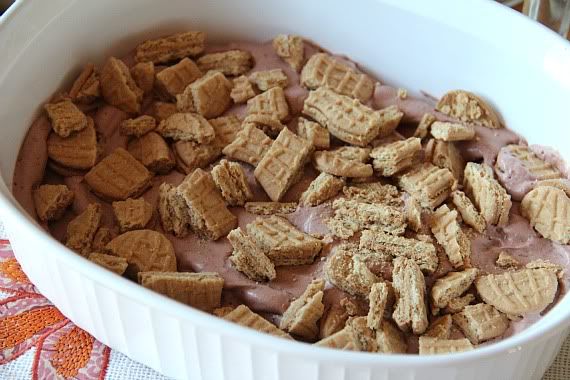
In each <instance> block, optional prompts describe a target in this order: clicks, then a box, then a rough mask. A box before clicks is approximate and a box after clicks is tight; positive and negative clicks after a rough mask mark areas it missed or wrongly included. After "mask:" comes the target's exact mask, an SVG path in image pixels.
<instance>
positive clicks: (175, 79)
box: [155, 58, 203, 99]
mask: <svg viewBox="0 0 570 380" xmlns="http://www.w3.org/2000/svg"><path fill="white" fill-rule="evenodd" d="M202 75H203V73H202V71H201V70H200V69H199V68H198V66H196V64H195V63H194V61H192V60H191V59H190V58H184V59H182V60H181V61H180V62H178V63H177V64H175V65H172V66H169V67H167V68H166V69H164V70H161V71H160V72H159V73H157V74H156V84H155V86H156V89H157V90H158V91H159V92H160V94H162V95H163V96H165V97H166V98H172V99H174V98H175V97H176V95H178V94H180V93H182V92H183V91H184V89H185V88H186V87H187V86H188V85H189V84H190V83H192V82H194V81H195V80H196V79H198V78H200V77H202Z"/></svg>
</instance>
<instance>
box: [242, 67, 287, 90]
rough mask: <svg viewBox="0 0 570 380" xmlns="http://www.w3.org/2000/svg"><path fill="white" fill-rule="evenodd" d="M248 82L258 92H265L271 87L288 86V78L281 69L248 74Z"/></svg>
mask: <svg viewBox="0 0 570 380" xmlns="http://www.w3.org/2000/svg"><path fill="white" fill-rule="evenodd" d="M249 80H250V82H252V83H253V84H255V86H256V87H257V88H258V89H259V90H260V91H267V90H269V89H270V88H272V87H281V88H286V87H287V86H288V85H289V78H287V75H285V73H284V72H283V70H281V69H272V70H265V71H256V72H254V73H251V74H249Z"/></svg>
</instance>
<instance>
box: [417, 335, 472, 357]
mask: <svg viewBox="0 0 570 380" xmlns="http://www.w3.org/2000/svg"><path fill="white" fill-rule="evenodd" d="M419 350H420V351H419V353H420V355H437V354H451V353H456V352H464V351H471V350H473V345H472V344H471V342H470V341H469V339H439V338H430V337H427V336H420V349H419Z"/></svg>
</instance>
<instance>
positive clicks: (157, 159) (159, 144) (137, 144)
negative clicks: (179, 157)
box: [127, 132, 175, 174]
mask: <svg viewBox="0 0 570 380" xmlns="http://www.w3.org/2000/svg"><path fill="white" fill-rule="evenodd" d="M127 150H128V152H129V153H130V154H131V155H132V156H133V157H134V158H135V159H136V160H137V161H140V162H141V163H142V164H143V165H144V166H145V167H146V168H147V169H148V170H150V171H151V172H153V173H161V174H165V173H168V172H169V171H170V170H171V169H172V168H173V167H174V165H175V161H174V155H173V154H172V153H171V152H170V149H169V148H168V144H167V143H166V141H164V139H163V138H162V137H161V136H160V135H159V134H158V133H155V132H149V133H147V134H145V135H143V136H141V137H139V138H135V139H133V140H131V141H129V144H128V148H127Z"/></svg>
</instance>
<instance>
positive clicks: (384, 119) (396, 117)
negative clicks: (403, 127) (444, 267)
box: [376, 106, 404, 138]
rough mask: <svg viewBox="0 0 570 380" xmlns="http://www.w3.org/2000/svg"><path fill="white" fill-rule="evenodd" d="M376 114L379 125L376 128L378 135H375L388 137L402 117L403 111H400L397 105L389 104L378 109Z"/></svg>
mask: <svg viewBox="0 0 570 380" xmlns="http://www.w3.org/2000/svg"><path fill="white" fill-rule="evenodd" d="M377 112H378V115H379V117H380V127H379V128H378V135H377V136H376V137H378V138H382V137H389V136H391V135H392V134H393V133H394V131H395V130H396V128H398V125H400V121H401V120H402V118H403V117H404V112H402V111H401V110H400V109H399V108H398V107H397V106H389V107H386V108H382V109H381V110H378V111H377Z"/></svg>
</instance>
